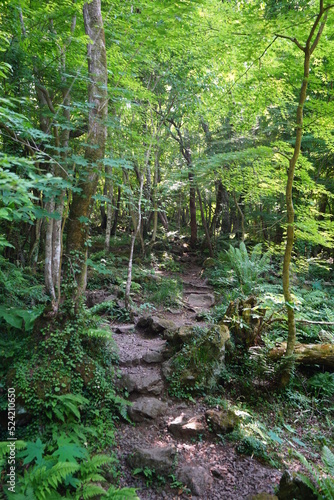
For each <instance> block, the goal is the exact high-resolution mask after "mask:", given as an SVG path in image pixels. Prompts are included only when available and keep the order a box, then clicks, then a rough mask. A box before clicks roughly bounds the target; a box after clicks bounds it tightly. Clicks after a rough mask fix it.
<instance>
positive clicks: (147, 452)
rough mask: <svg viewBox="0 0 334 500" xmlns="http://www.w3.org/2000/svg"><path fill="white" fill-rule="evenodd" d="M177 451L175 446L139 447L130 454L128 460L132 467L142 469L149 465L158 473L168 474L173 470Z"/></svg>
mask: <svg viewBox="0 0 334 500" xmlns="http://www.w3.org/2000/svg"><path fill="white" fill-rule="evenodd" d="M176 453H177V450H176V447H175V446H159V447H155V448H139V447H138V448H135V450H134V452H133V453H131V455H129V456H128V458H127V462H128V464H129V465H130V467H133V468H140V469H144V468H145V467H148V468H149V469H151V470H154V472H155V473H157V474H162V475H164V476H167V475H168V474H170V473H171V472H172V471H173V468H174V463H175V457H176Z"/></svg>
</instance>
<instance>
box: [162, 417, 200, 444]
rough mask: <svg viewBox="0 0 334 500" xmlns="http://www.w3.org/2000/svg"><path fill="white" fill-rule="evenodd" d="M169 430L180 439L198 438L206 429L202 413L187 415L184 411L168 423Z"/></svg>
mask: <svg viewBox="0 0 334 500" xmlns="http://www.w3.org/2000/svg"><path fill="white" fill-rule="evenodd" d="M168 430H169V432H170V433H171V434H173V436H174V437H176V438H178V439H192V438H197V437H198V436H199V435H201V434H203V433H204V432H205V430H206V425H205V422H203V416H202V415H195V416H194V417H191V418H189V417H187V416H186V415H184V414H183V413H182V414H181V415H180V416H179V417H177V418H176V419H175V420H173V421H172V422H171V423H170V424H169V425H168Z"/></svg>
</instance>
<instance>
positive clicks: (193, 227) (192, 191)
mask: <svg viewBox="0 0 334 500" xmlns="http://www.w3.org/2000/svg"><path fill="white" fill-rule="evenodd" d="M188 179H189V211H190V245H191V246H192V247H194V246H195V245H196V243H197V221H196V188H195V186H194V174H193V173H192V172H189V174H188Z"/></svg>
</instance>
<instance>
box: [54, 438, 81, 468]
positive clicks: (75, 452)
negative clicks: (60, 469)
mask: <svg viewBox="0 0 334 500" xmlns="http://www.w3.org/2000/svg"><path fill="white" fill-rule="evenodd" d="M52 456H55V457H58V460H59V461H60V462H71V463H77V460H76V458H85V457H86V456H87V450H86V449H85V448H83V447H82V446H78V445H77V444H75V443H72V442H71V441H70V439H68V438H60V439H59V441H58V449H57V450H56V451H54V452H53V453H52Z"/></svg>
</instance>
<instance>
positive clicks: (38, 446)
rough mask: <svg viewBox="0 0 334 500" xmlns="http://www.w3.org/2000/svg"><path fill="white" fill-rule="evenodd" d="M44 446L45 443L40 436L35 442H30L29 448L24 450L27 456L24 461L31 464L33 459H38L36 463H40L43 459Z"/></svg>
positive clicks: (24, 454) (23, 453)
mask: <svg viewBox="0 0 334 500" xmlns="http://www.w3.org/2000/svg"><path fill="white" fill-rule="evenodd" d="M44 448H45V444H43V443H42V441H41V440H40V438H38V439H37V441H36V442H35V443H32V442H28V443H27V449H26V450H25V451H24V452H22V455H23V456H25V457H26V458H25V459H24V461H23V463H24V464H29V463H30V462H32V461H33V460H36V464H37V465H40V464H41V463H42V461H43V452H44Z"/></svg>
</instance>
